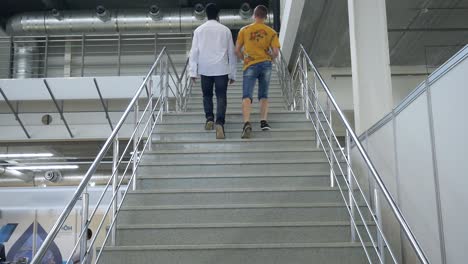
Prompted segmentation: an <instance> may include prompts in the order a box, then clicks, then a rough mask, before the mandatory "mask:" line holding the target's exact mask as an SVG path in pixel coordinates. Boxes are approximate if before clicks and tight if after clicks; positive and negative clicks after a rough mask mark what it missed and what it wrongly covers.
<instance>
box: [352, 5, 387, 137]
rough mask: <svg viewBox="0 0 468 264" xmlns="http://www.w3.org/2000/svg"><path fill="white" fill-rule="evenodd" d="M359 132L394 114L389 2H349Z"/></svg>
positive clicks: (356, 115) (354, 90) (355, 104)
mask: <svg viewBox="0 0 468 264" xmlns="http://www.w3.org/2000/svg"><path fill="white" fill-rule="evenodd" d="M348 13H349V16H348V17H349V37H350V44H351V66H352V75H353V99H354V116H355V124H356V131H357V133H358V134H360V133H362V132H364V131H365V130H367V129H368V128H370V127H371V126H372V125H373V124H375V123H376V122H377V121H378V120H379V119H380V118H382V117H383V116H384V115H385V114H387V113H388V112H390V111H391V110H392V105H393V96H392V80H391V72H390V56H389V50H388V33H387V13H386V8H385V0H348Z"/></svg>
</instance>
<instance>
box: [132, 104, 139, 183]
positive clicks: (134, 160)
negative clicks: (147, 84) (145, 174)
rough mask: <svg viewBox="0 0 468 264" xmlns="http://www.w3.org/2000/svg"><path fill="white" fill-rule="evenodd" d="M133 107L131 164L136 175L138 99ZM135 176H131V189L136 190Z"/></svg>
mask: <svg viewBox="0 0 468 264" xmlns="http://www.w3.org/2000/svg"><path fill="white" fill-rule="evenodd" d="M133 109H134V112H135V124H134V127H135V131H136V133H135V135H134V137H133V164H132V165H133V166H132V172H133V173H134V174H135V175H136V170H137V165H138V137H139V134H138V119H139V111H140V107H139V102H138V100H137V101H136V102H135V107H134V108H133ZM136 188H137V187H136V177H134V178H133V181H132V190H133V191H135V190H136Z"/></svg>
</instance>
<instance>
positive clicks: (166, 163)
mask: <svg viewBox="0 0 468 264" xmlns="http://www.w3.org/2000/svg"><path fill="white" fill-rule="evenodd" d="M325 162H326V163H328V161H327V160H326V159H315V160H307V161H294V160H269V159H263V160H262V159H258V160H257V159H256V160H248V161H246V160H243V161H236V160H235V161H221V160H213V161H210V160H209V161H198V160H197V161H193V162H188V161H185V160H184V161H151V162H149V163H146V162H145V161H142V162H141V164H140V166H158V165H163V166H193V165H249V164H313V163H325Z"/></svg>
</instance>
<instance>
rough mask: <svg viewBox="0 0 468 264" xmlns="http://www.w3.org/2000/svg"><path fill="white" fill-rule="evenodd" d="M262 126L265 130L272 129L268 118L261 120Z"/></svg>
mask: <svg viewBox="0 0 468 264" xmlns="http://www.w3.org/2000/svg"><path fill="white" fill-rule="evenodd" d="M260 127H261V128H262V130H263V131H265V130H271V127H270V125H269V124H268V122H267V121H266V120H262V121H260Z"/></svg>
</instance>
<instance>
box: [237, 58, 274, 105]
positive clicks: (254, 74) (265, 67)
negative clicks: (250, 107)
mask: <svg viewBox="0 0 468 264" xmlns="http://www.w3.org/2000/svg"><path fill="white" fill-rule="evenodd" d="M270 78H271V61H264V62H259V63H257V64H254V65H251V66H249V67H248V68H247V69H245V71H244V80H243V84H242V99H245V98H250V100H251V101H252V98H253V90H254V87H255V82H256V81H257V79H258V100H261V99H267V98H268V88H269V86H270Z"/></svg>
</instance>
